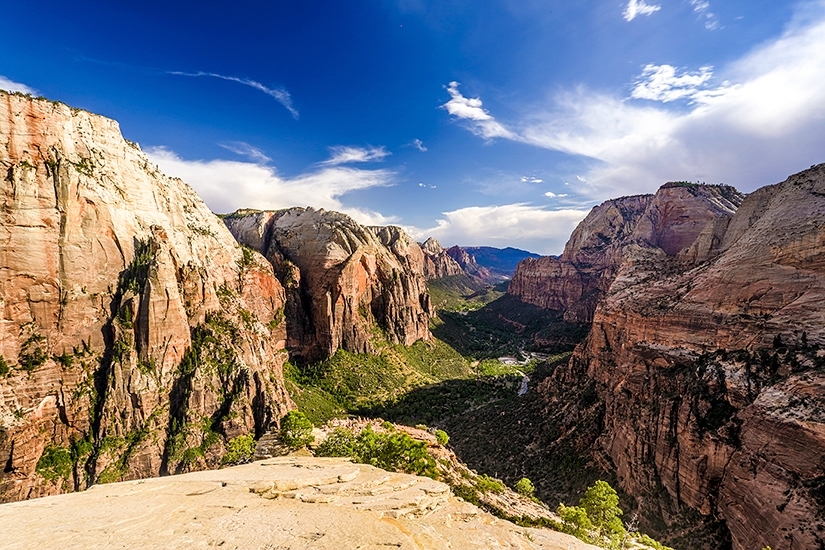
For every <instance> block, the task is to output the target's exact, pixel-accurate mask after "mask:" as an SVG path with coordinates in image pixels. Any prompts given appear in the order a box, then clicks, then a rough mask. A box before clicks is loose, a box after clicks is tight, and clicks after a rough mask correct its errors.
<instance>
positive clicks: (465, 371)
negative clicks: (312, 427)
mask: <svg viewBox="0 0 825 550" xmlns="http://www.w3.org/2000/svg"><path fill="white" fill-rule="evenodd" d="M374 345H375V346H376V347H377V348H378V353H379V354H378V355H368V354H357V353H350V352H347V351H344V350H338V351H337V352H336V353H335V355H333V356H332V357H331V358H330V359H327V360H326V361H321V362H319V363H315V364H312V365H307V366H304V367H296V366H294V365H291V364H288V365H286V366H285V369H284V374H285V376H286V378H287V385H288V389H289V390H290V396H291V397H292V398H293V400H294V401H295V403H296V404H297V405H298V407H299V409H300V410H301V411H302V412H304V413H305V414H306V415H307V417H308V418H310V420H311V421H312V422H313V423H314V424H316V425H320V424H323V423H324V422H326V421H327V420H329V419H330V418H334V417H336V416H342V415H343V414H346V413H348V412H352V413H358V414H371V415H372V414H373V413H375V412H376V411H377V410H378V409H379V408H380V407H381V406H383V405H384V404H385V403H391V402H394V401H396V400H398V399H401V398H403V397H404V396H405V395H407V394H408V393H409V392H410V391H411V390H412V389H413V388H417V387H422V386H426V385H428V384H433V383H437V382H440V381H443V380H449V379H456V378H468V377H470V376H471V375H472V370H471V369H470V365H469V363H468V362H467V360H465V359H464V358H463V357H461V355H459V354H458V353H457V352H456V351H455V350H453V349H452V348H451V347H450V346H448V345H446V344H445V343H444V342H441V341H438V340H433V341H431V342H424V341H419V342H416V343H415V344H413V345H412V346H409V347H406V346H402V345H394V344H388V343H386V342H381V341H380V340H378V339H377V338H376V340H375V342H374Z"/></svg>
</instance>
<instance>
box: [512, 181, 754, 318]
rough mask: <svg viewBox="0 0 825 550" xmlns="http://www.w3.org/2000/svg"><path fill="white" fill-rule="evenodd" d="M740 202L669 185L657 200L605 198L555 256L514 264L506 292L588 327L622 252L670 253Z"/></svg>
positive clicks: (720, 189) (716, 189)
mask: <svg viewBox="0 0 825 550" xmlns="http://www.w3.org/2000/svg"><path fill="white" fill-rule="evenodd" d="M742 198H743V196H742V194H741V193H739V192H738V191H736V190H735V189H734V188H732V187H729V186H724V185H696V184H683V183H670V184H665V185H664V186H662V188H661V189H659V191H658V192H657V193H656V194H655V195H637V196H631V197H622V198H619V199H613V200H609V201H606V202H604V203H602V204H600V205H599V206H596V207H594V208H593V210H591V211H590V213H589V214H588V215H587V217H586V218H585V219H584V220H583V221H582V222H581V223H580V224H579V225H578V226H577V227H576V229H575V230H574V231H573V234H572V235H571V236H570V240H569V241H568V242H567V244H566V246H565V247H564V252H563V253H562V255H561V256H560V257H554V256H546V257H543V258H538V259H532V258H528V259H525V260H523V261H522V262H521V263H519V265H518V267H517V269H516V272H515V274H514V275H513V280H512V281H511V282H510V286H509V289H508V293H509V294H511V295H513V296H516V297H517V298H519V299H520V300H521V301H523V302H527V303H529V304H533V305H536V306H539V307H542V308H545V309H552V310H557V311H563V312H564V319H565V320H566V321H568V322H571V323H589V322H591V321H592V320H593V313H594V311H595V309H596V304H598V302H599V300H600V299H601V298H602V297H603V296H604V295H605V293H606V292H607V291H608V289H609V288H610V286H611V284H612V283H613V280H614V278H615V277H616V274H617V272H618V271H619V269H620V267H621V265H622V262H623V260H624V255H625V251H626V250H627V249H629V248H630V247H632V246H637V247H644V248H649V249H655V250H658V251H660V252H661V253H662V254H664V255H667V256H674V255H676V254H678V253H679V252H680V251H682V249H684V248H686V247H689V246H691V245H692V244H693V243H694V241H696V238H697V236H699V234H700V233H702V232H703V231H707V229H706V228H708V227H716V226H717V225H719V224H720V223H721V224H724V222H725V221H726V220H728V219H729V218H730V216H732V215H733V213H734V212H735V211H736V208H737V206H738V205H739V204H740V203H741V202H742Z"/></svg>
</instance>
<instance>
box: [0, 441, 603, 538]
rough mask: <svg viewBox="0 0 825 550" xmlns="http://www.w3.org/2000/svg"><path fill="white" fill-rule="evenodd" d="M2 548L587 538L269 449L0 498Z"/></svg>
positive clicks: (416, 485) (361, 469) (370, 470)
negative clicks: (145, 475) (199, 466)
mask: <svg viewBox="0 0 825 550" xmlns="http://www.w3.org/2000/svg"><path fill="white" fill-rule="evenodd" d="M0 532H2V533H3V548H5V549H7V550H12V549H29V548H39V547H54V548H63V549H71V548H83V549H89V548H130V549H132V548H209V547H221V548H226V549H231V548H244V549H246V548H250V549H253V548H254V549H264V548H267V549H275V548H278V549H299V548H313V549H333V548H334V549H345V548H360V549H371V548H400V549H407V548H409V549H439V550H440V549H443V548H451V549H456V550H460V549H465V548H466V549H471V548H472V549H481V548H484V549H495V548H511V549H515V548H524V549H533V548H546V549H564V550H586V549H592V548H595V547H594V546H590V545H587V544H584V543H582V542H580V541H578V540H577V539H574V538H572V537H570V536H568V535H564V534H561V533H556V532H554V531H549V530H544V529H528V528H523V527H518V526H516V525H514V524H512V523H510V522H507V521H503V520H500V519H498V518H495V517H493V516H491V515H489V514H487V513H485V512H482V511H481V510H479V509H478V508H476V507H475V506H473V505H471V504H468V503H466V502H464V501H462V500H461V499H458V498H456V497H454V496H452V494H451V493H450V492H449V489H448V487H447V486H446V485H445V484H443V483H440V482H437V481H433V480H431V479H428V478H421V477H416V476H411V475H406V474H397V473H391V472H386V471H384V470H380V469H378V468H374V467H372V466H367V465H363V464H352V463H350V462H348V461H347V460H345V459H320V458H306V457H283V458H273V459H268V460H264V461H260V462H255V463H252V464H246V465H243V466H237V467H233V468H226V469H223V470H215V471H203V472H193V473H189V474H183V475H178V476H168V477H161V478H153V479H144V480H139V481H128V482H123V483H112V484H107V485H96V486H94V487H92V488H91V489H89V490H88V491H85V492H82V493H71V494H64V495H58V496H53V497H46V498H41V499H35V500H30V501H26V502H17V503H11V504H4V505H0Z"/></svg>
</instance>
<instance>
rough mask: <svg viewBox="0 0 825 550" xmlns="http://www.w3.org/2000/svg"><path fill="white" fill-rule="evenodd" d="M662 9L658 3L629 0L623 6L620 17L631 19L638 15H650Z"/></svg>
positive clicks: (626, 19)
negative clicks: (625, 5)
mask: <svg viewBox="0 0 825 550" xmlns="http://www.w3.org/2000/svg"><path fill="white" fill-rule="evenodd" d="M660 9H662V6H660V5H658V4H645V2H644V0H630V1H629V2H628V3H627V7H625V9H624V12H623V13H622V17H624V19H625V21H633V20H634V19H636V17H637V16H639V15H652V14H654V13H656V12H657V11H659V10H660Z"/></svg>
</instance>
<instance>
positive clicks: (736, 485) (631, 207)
mask: <svg viewBox="0 0 825 550" xmlns="http://www.w3.org/2000/svg"><path fill="white" fill-rule="evenodd" d="M823 227H825V165H818V166H814V167H812V168H811V169H810V170H806V171H804V172H801V173H799V174H796V175H794V176H791V177H790V178H788V180H786V181H785V182H782V183H780V184H776V185H772V186H767V187H763V188H761V189H759V190H757V191H755V192H754V193H751V194H750V195H748V196H747V197H744V198H743V197H742V196H741V195H740V194H739V193H737V192H735V191H734V190H731V189H730V188H724V187H718V186H703V185H696V184H666V185H665V186H663V187H662V188H661V189H660V190H659V191H658V192H657V193H656V194H655V195H652V196H640V197H629V198H625V199H617V200H615V201H608V202H607V203H605V204H603V205H601V206H599V207H596V208H594V210H593V211H592V212H591V214H590V215H589V216H588V217H587V218H586V219H585V220H584V221H583V222H582V223H581V224H580V225H579V227H578V228H577V229H576V231H575V232H574V233H573V236H572V237H571V239H570V241H569V242H568V244H567V247H566V248H565V252H564V254H562V256H561V257H559V258H542V259H540V260H525V261H524V262H522V264H520V265H519V268H518V270H517V272H516V274H515V276H514V278H513V284H512V285H511V287H510V292H511V293H513V294H514V295H516V296H518V297H520V298H521V299H524V300H527V301H530V302H532V303H537V304H539V305H541V306H542V307H545V308H550V309H554V310H559V311H563V312H564V315H565V319H573V320H582V319H590V318H592V326H591V329H590V333H589V335H588V337H587V338H586V340H585V341H584V342H583V343H582V344H580V345H579V346H578V347H577V348H576V350H575V352H574V354H573V356H572V358H571V359H570V361H569V362H568V363H566V364H564V365H562V366H560V367H559V368H558V369H557V370H556V371H555V372H553V374H552V375H551V376H549V377H548V378H547V379H546V380H545V381H544V382H543V383H542V386H541V387H540V388H539V391H540V392H542V393H543V395H544V396H545V399H546V400H547V401H548V402H554V400H555V399H557V397H558V395H560V394H561V393H563V392H565V391H567V392H571V391H572V392H573V393H575V388H577V387H579V388H584V387H586V386H587V385H588V384H590V385H592V388H593V389H594V391H595V393H596V394H597V398H598V406H597V408H599V409H600V412H599V413H598V417H597V418H596V419H595V422H596V425H597V426H598V428H596V430H595V438H594V440H593V444H594V447H595V448H594V449H593V451H591V453H592V454H591V456H592V458H593V460H595V461H596V462H597V463H598V464H599V465H600V467H601V468H603V469H604V470H606V471H609V472H612V473H614V474H615V476H616V478H617V480H618V482H619V485H620V487H622V489H623V490H625V491H626V492H627V493H629V494H630V495H632V496H633V497H635V499H636V501H637V502H638V503H639V504H640V510H641V511H642V514H643V515H644V516H646V517H647V520H648V521H649V522H650V525H653V524H655V523H656V522H664V524H663V525H662V524H661V523H660V528H659V531H660V532H666V531H667V530H668V529H670V530H671V531H672V532H675V531H678V530H679V529H684V528H685V523H686V522H689V523H690V522H692V523H695V524H699V523H702V522H707V523H708V524H715V525H716V528H717V531H716V533H717V534H716V538H715V539H713V537H711V540H710V541H708V540H705V541H704V543H701V542H698V541H694V542H693V543H692V544H691V543H690V542H689V541H687V542H686V545H687V547H714V546H715V545H719V544H723V542H722V541H724V539H725V538H728V540H729V542H728V544H730V545H731V546H732V548H734V549H737V550H739V549H750V548H761V547H764V546H768V545H770V546H771V548H773V549H774V550H777V549H792V548H794V549H795V548H819V547H822V546H823V545H825V535H823V532H825V523H823V517H824V516H825V500H823V498H822V482H823V479H825V464H823V463H822V457H823V456H825V422H824V421H825V417H823V414H822V413H823V411H824V410H825V408H823V406H825V400H823V395H825V393H823V391H822V390H823V383H825V375H823V367H825V350H823V349H822V348H821V347H822V345H823V344H825V332H823V331H824V330H825V329H823V323H822V319H823V314H824V313H825V312H823V304H825V295H824V294H823V292H825V262H824V261H823V260H824V259H825V249H824V248H823V244H825V232H823ZM591 420H592V419H591ZM590 433H591V434H593V430H592V429H591V430H590ZM691 513H692V514H693V515H691ZM720 537H721V538H720ZM714 540H715V542H714Z"/></svg>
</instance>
